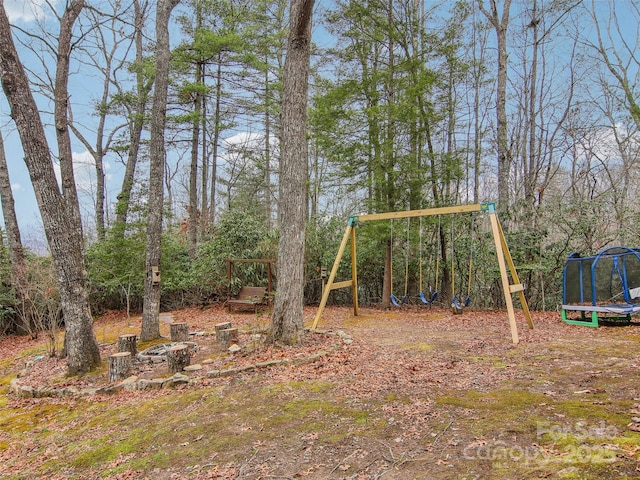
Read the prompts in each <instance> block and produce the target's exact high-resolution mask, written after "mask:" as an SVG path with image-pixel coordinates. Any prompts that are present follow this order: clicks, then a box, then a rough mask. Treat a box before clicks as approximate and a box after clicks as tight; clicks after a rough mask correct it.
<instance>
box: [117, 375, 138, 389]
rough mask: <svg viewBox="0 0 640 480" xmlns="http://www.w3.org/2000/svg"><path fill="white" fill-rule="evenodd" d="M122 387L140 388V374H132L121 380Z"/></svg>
mask: <svg viewBox="0 0 640 480" xmlns="http://www.w3.org/2000/svg"><path fill="white" fill-rule="evenodd" d="M119 385H121V386H122V388H124V389H125V390H136V389H137V388H138V376H137V375H131V376H130V377H127V378H125V379H124V380H122V381H121V382H120V384H119Z"/></svg>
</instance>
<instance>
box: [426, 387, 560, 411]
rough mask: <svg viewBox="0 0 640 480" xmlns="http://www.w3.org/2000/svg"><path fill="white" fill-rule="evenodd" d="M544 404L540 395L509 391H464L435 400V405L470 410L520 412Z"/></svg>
mask: <svg viewBox="0 0 640 480" xmlns="http://www.w3.org/2000/svg"><path fill="white" fill-rule="evenodd" d="M545 402H548V398H547V397H546V396H545V395H543V394H541V393H534V392H530V391H528V390H511V389H501V390H492V391H490V392H479V391H477V390H466V391H461V392H457V393H454V394H450V395H442V396H440V397H437V398H436V403H438V404H441V405H454V406H458V407H462V408H467V409H470V410H474V409H481V410H498V411H508V410H511V409H515V410H519V411H522V410H523V409H525V408H527V407H533V406H535V405H538V404H540V403H545Z"/></svg>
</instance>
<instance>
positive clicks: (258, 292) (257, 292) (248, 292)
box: [228, 286, 267, 311]
mask: <svg viewBox="0 0 640 480" xmlns="http://www.w3.org/2000/svg"><path fill="white" fill-rule="evenodd" d="M266 299H267V289H266V287H246V286H243V287H241V288H240V291H239V292H238V295H236V298H230V299H229V301H228V308H229V311H231V307H232V306H233V305H240V306H245V307H253V308H255V309H257V308H258V305H263V304H265V303H266Z"/></svg>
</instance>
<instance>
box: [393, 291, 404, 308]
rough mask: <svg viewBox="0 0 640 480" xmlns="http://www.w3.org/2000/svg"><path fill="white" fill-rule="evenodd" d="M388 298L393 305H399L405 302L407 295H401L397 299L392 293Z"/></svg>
mask: <svg viewBox="0 0 640 480" xmlns="http://www.w3.org/2000/svg"><path fill="white" fill-rule="evenodd" d="M390 299H391V303H393V305H394V306H395V307H401V306H402V305H403V304H405V303H407V295H405V296H404V297H402V300H398V298H397V297H396V296H395V295H394V294H393V293H392V294H391V297H390Z"/></svg>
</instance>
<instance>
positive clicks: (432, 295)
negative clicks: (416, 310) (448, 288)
mask: <svg viewBox="0 0 640 480" xmlns="http://www.w3.org/2000/svg"><path fill="white" fill-rule="evenodd" d="M436 298H438V292H433V293H432V294H431V298H429V299H428V298H427V297H426V296H425V295H424V292H420V300H422V303H424V304H425V305H431V304H432V303H433V302H434V301H435V300H436Z"/></svg>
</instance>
